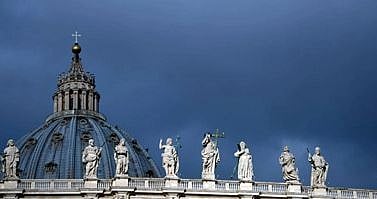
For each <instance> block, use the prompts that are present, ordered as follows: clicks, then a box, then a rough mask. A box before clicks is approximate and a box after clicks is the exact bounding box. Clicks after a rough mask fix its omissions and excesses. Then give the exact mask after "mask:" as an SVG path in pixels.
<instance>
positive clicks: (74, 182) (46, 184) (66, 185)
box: [17, 179, 84, 191]
mask: <svg viewBox="0 0 377 199" xmlns="http://www.w3.org/2000/svg"><path fill="white" fill-rule="evenodd" d="M83 187H84V180H81V179H57V180H50V179H22V180H20V181H19V182H18V184H17V188H19V189H25V190H42V191H43V190H47V191H50V190H73V189H80V188H83Z"/></svg>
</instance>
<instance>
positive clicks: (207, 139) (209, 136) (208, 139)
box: [202, 133, 211, 145]
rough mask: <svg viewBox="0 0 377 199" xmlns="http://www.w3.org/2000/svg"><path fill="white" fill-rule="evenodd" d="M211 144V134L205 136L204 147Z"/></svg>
mask: <svg viewBox="0 0 377 199" xmlns="http://www.w3.org/2000/svg"><path fill="white" fill-rule="evenodd" d="M210 142H211V133H206V134H204V138H203V141H202V145H207V144H208V143H210Z"/></svg>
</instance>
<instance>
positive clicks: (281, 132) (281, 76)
mask: <svg viewBox="0 0 377 199" xmlns="http://www.w3.org/2000/svg"><path fill="white" fill-rule="evenodd" d="M376 10H377V1H375V0H365V1H360V0H354V1H352V0H342V1H340V0H327V1H303V0H291V1H278V0H260V1H259V0H240V1H231V0H204V1H203V0H154V1H151V0H149V1H148V0H118V1H115V0H111V1H110V0H109V1H103V2H102V1H101V2H99V1H89V0H88V1H68V0H67V1H59V2H57V1H38V2H30V1H1V2H0V24H1V28H0V67H1V72H0V93H1V98H0V104H1V108H0V115H1V123H0V132H1V135H2V138H1V140H0V141H1V143H0V144H1V146H4V145H5V142H6V140H7V139H8V138H10V137H12V138H15V139H17V138H20V137H21V136H22V135H24V134H25V133H28V132H30V131H31V130H33V129H34V128H36V127H37V126H39V125H41V124H42V123H43V121H44V119H45V118H46V116H47V115H49V114H50V113H51V112H52V99H51V96H52V93H53V92H54V89H55V88H56V77H57V74H58V73H60V72H63V71H66V70H67V69H68V66H69V63H70V59H71V52H70V48H71V45H72V43H73V39H72V37H71V34H72V33H73V32H74V31H75V30H78V31H79V32H80V33H82V34H83V37H82V38H80V44H81V46H82V48H83V51H82V53H81V54H82V58H83V62H84V67H85V69H86V70H87V71H90V72H92V73H94V74H96V76H97V88H98V90H99V91H100V93H101V95H102V98H101V100H102V101H101V107H100V108H101V112H102V113H104V114H105V115H106V116H107V117H108V120H109V122H110V123H112V124H114V125H118V126H121V127H122V128H125V129H127V130H128V131H129V132H130V134H131V135H133V136H134V137H136V138H137V139H139V140H140V142H141V143H142V144H143V145H144V146H145V147H147V148H149V151H150V153H151V155H152V157H153V158H154V160H155V161H156V163H157V164H158V165H160V162H161V160H160V155H159V153H160V151H159V150H158V140H159V138H166V137H167V136H175V135H177V134H179V135H180V136H181V137H182V145H183V148H182V149H181V151H180V153H181V165H182V166H181V176H182V177H185V178H199V177H200V172H201V163H200V161H201V157H200V150H201V138H202V135H203V133H204V132H205V131H208V130H213V129H215V128H220V129H222V130H224V131H225V133H226V138H225V139H223V140H221V141H220V151H221V159H222V161H221V163H220V166H219V168H218V169H217V174H218V175H219V176H218V178H222V179H227V178H229V177H230V175H231V174H232V170H233V167H234V164H235V158H233V153H234V152H235V150H236V143H238V142H239V141H240V140H244V141H245V142H246V143H247V144H248V146H249V147H250V148H251V150H252V153H253V156H254V170H255V176H256V177H255V178H256V180H258V181H282V180H281V173H280V165H279V164H278V161H277V158H278V156H279V155H280V152H281V148H282V147H283V146H284V145H289V146H290V148H291V151H292V152H293V153H294V154H295V155H296V158H297V165H298V167H299V169H300V175H301V178H302V180H303V182H304V184H309V175H310V174H309V170H310V165H309V164H308V162H307V160H306V158H307V155H306V147H309V148H310V149H311V150H313V148H314V147H315V146H316V145H319V146H320V147H321V148H322V152H323V154H324V156H325V158H326V159H327V160H328V162H329V164H330V171H329V179H328V182H329V186H347V187H356V188H377V183H376V182H377V167H376V165H377V147H376V141H377V135H376V131H377V92H376V91H377V78H376V76H377V12H376Z"/></svg>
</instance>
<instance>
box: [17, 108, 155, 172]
mask: <svg viewBox="0 0 377 199" xmlns="http://www.w3.org/2000/svg"><path fill="white" fill-rule="evenodd" d="M121 138H124V139H125V140H126V147H127V149H128V151H129V154H130V156H129V171H128V173H129V175H130V176H138V177H158V176H160V174H159V172H158V169H157V168H156V166H155V164H154V162H153V161H152V159H151V158H150V157H149V155H148V153H147V152H146V151H145V149H144V148H143V147H142V146H141V145H140V144H139V143H138V141H137V140H135V139H134V138H132V137H131V136H130V135H128V134H127V133H126V132H124V131H122V130H121V129H120V128H118V127H114V126H112V125H110V124H109V123H107V122H106V120H105V118H104V117H103V116H101V115H99V114H94V113H80V111H76V112H72V113H71V114H69V113H65V114H64V116H58V117H56V115H52V118H48V121H46V123H45V124H44V125H42V126H41V127H39V128H38V129H36V130H35V131H33V132H32V133H30V134H28V135H26V136H24V137H23V138H21V139H20V140H19V141H18V143H17V146H18V147H19V149H20V157H21V160H20V165H19V169H20V177H21V178H29V179H39V178H44V179H51V178H54V179H71V178H83V175H84V165H83V163H82V162H81V155H82V151H83V150H84V148H85V147H86V146H87V145H88V141H89V139H94V141H95V144H96V146H99V147H102V153H101V159H100V163H99V167H98V178H103V179H105V178H106V179H108V178H112V177H114V174H115V173H114V172H115V161H114V158H113V154H114V147H115V145H116V144H118V142H119V140H120V139H121Z"/></svg>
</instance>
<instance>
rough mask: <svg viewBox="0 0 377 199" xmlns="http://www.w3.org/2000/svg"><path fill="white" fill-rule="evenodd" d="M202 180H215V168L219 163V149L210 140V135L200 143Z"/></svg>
mask: <svg viewBox="0 0 377 199" xmlns="http://www.w3.org/2000/svg"><path fill="white" fill-rule="evenodd" d="M202 145H203V149H202V152H201V154H202V160H203V168H202V179H204V180H215V168H216V165H217V164H218V163H219V162H220V155H219V149H218V148H217V146H216V144H215V143H214V142H213V141H212V140H211V134H209V133H207V134H206V135H205V136H204V138H203V141H202Z"/></svg>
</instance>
